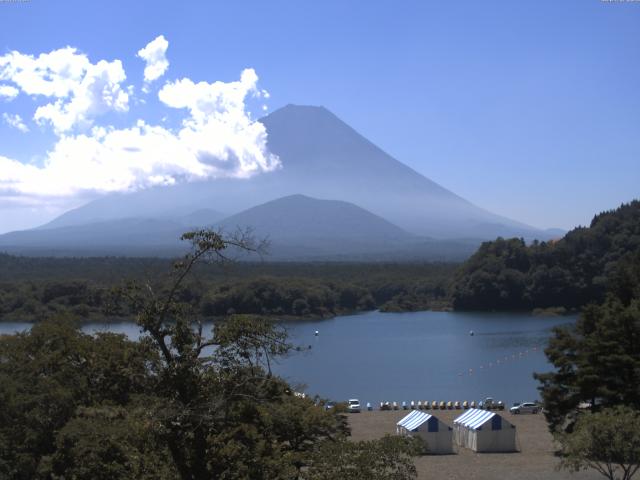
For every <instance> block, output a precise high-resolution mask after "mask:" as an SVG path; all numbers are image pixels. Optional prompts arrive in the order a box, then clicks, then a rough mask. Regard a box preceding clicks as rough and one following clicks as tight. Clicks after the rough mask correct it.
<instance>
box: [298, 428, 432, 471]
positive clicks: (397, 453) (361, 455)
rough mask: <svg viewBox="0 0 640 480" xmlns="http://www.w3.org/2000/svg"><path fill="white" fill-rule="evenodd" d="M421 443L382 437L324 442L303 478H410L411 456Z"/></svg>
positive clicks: (421, 446) (416, 451) (418, 452)
mask: <svg viewBox="0 0 640 480" xmlns="http://www.w3.org/2000/svg"><path fill="white" fill-rule="evenodd" d="M423 449H424V445H423V444H422V443H421V442H420V439H419V438H416V437H409V438H403V437H397V436H396V437H392V436H385V437H383V438H382V439H380V440H376V441H360V442H348V441H345V440H341V441H337V442H334V441H325V442H323V443H322V444H321V446H320V448H319V449H318V450H317V452H316V454H315V456H314V457H313V462H312V464H311V466H310V468H309V469H308V470H307V471H305V472H304V473H303V475H302V478H303V479H304V480H334V479H337V478H339V479H341V480H410V479H413V478H416V474H417V472H416V468H415V465H414V464H413V461H412V459H411V457H412V456H414V455H418V454H420V453H422V451H423Z"/></svg>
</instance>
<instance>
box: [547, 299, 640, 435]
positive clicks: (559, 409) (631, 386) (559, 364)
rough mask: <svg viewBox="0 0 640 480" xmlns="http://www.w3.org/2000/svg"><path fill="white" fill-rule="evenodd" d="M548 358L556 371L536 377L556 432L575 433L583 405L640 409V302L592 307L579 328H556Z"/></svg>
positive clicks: (578, 323)
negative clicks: (572, 428)
mask: <svg viewBox="0 0 640 480" xmlns="http://www.w3.org/2000/svg"><path fill="white" fill-rule="evenodd" d="M545 353H546V354H547V357H548V358H549V360H550V362H551V363H552V364H553V365H554V367H555V371H553V372H550V373H544V374H536V378H537V379H538V380H539V381H540V382H541V386H540V391H541V393H542V398H543V401H544V407H545V412H546V413H545V414H546V416H547V419H548V421H549V423H550V426H551V429H552V430H558V429H563V428H571V424H572V421H573V418H574V417H575V414H576V412H577V409H578V406H579V405H580V403H585V404H588V405H590V406H591V408H592V409H594V410H595V409H597V408H601V407H611V406H615V405H628V406H632V407H635V408H640V387H639V385H640V300H632V301H631V302H630V304H629V305H624V304H623V303H622V302H621V301H620V300H619V299H617V298H615V297H610V298H609V299H608V300H607V301H606V302H605V303H604V304H603V305H600V306H595V305H592V306H590V307H588V308H587V309H585V311H584V312H583V314H582V315H581V317H580V319H579V320H578V321H577V323H576V325H575V328H570V327H563V328H557V329H555V331H554V336H553V337H552V338H551V339H550V341H549V346H548V347H547V349H546V350H545Z"/></svg>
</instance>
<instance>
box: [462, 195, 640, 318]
mask: <svg viewBox="0 0 640 480" xmlns="http://www.w3.org/2000/svg"><path fill="white" fill-rule="evenodd" d="M638 254H640V201H638V200H634V201H632V202H631V203H628V204H624V205H621V206H620V207H619V208H617V209H616V210H612V211H608V212H604V213H601V214H599V215H596V216H595V217H594V218H593V220H592V221H591V224H590V226H589V227H579V228H576V229H574V230H572V231H570V232H569V233H567V234H566V235H565V236H564V237H563V238H562V239H560V240H558V241H557V242H542V243H540V242H533V243H532V244H530V245H526V244H525V242H523V241H522V240H520V239H510V240H505V239H502V238H499V239H497V240H496V241H494V242H486V243H483V244H482V246H481V247H480V249H479V250H478V251H477V252H476V253H475V254H474V255H473V256H472V257H471V258H470V259H469V260H467V261H466V262H465V263H464V264H463V265H462V266H461V267H460V269H459V270H458V271H457V273H456V278H455V281H454V283H453V286H452V290H451V291H452V297H453V305H454V307H455V308H456V309H467V310H510V309H531V308H547V307H564V308H569V309H572V308H580V307H582V306H584V305H586V304H587V303H591V302H600V301H602V300H603V298H604V296H605V294H606V292H607V289H609V288H610V287H611V286H612V284H613V283H615V282H619V281H620V280H619V278H620V275H622V273H621V272H622V268H623V267H624V266H625V264H627V263H629V262H628V260H630V259H631V258H633V256H634V255H638Z"/></svg>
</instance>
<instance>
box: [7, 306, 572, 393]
mask: <svg viewBox="0 0 640 480" xmlns="http://www.w3.org/2000/svg"><path fill="white" fill-rule="evenodd" d="M574 320H575V319H574V318H572V317H554V318H545V317H534V316H532V315H527V314H502V313H453V312H414V313H380V312H369V313H364V314H359V315H350V316H343V317H337V318H334V319H330V320H317V321H297V322H286V323H284V324H283V325H285V327H286V328H287V330H288V332H289V335H290V337H291V340H292V341H293V342H294V343H295V344H296V345H300V346H301V347H302V348H301V351H300V352H294V353H292V354H291V355H290V356H289V357H287V358H285V359H282V360H280V361H279V362H278V364H277V365H276V367H275V370H276V371H277V372H278V373H279V374H280V375H282V376H283V377H285V378H287V379H288V380H289V381H290V382H292V383H294V384H304V385H307V392H309V393H311V394H320V395H322V396H323V397H328V398H333V399H336V400H343V399H346V398H352V397H357V398H359V399H360V401H361V402H363V403H366V402H371V403H376V404H377V403H378V402H380V401H383V400H385V401H386V400H389V401H394V400H395V401H398V402H401V401H403V400H406V401H410V400H416V401H417V400H423V401H424V400H429V401H432V400H438V401H440V400H445V401H448V400H452V401H454V400H460V401H462V400H476V401H477V400H480V399H483V398H484V397H487V396H492V397H494V398H495V399H499V400H503V401H504V402H505V403H508V404H511V403H512V402H514V401H518V400H533V399H536V398H538V392H537V382H536V381H535V380H534V379H533V372H544V371H548V370H549V369H550V365H549V364H548V363H547V361H546V357H545V356H544V353H543V351H542V350H543V349H544V346H545V344H546V342H547V340H548V338H549V336H550V334H551V329H552V328H553V327H554V326H557V325H563V324H570V323H572V322H573V321H574ZM28 327H29V325H28V324H20V323H0V333H13V332H16V331H21V330H24V329H25V328H28ZM83 330H84V331H86V332H96V331H112V332H117V333H123V334H126V335H127V336H129V337H130V338H132V339H135V338H138V336H139V334H140V331H139V328H138V327H137V326H136V325H135V324H132V323H114V324H99V323H94V324H89V325H86V326H85V327H84V328H83ZM316 330H318V331H319V335H318V336H315V334H314V333H315V331H316ZM470 331H473V332H474V335H473V336H472V335H470V334H469V332H470ZM309 346H311V349H310V350H309V349H308V347H309Z"/></svg>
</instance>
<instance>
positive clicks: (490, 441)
mask: <svg viewBox="0 0 640 480" xmlns="http://www.w3.org/2000/svg"><path fill="white" fill-rule="evenodd" d="M453 436H454V439H455V442H456V445H459V446H461V447H466V448H470V449H471V450H473V451H474V452H515V451H516V427H514V426H513V425H511V423H509V422H508V421H506V420H505V419H504V418H503V417H502V416H500V415H498V414H497V413H496V412H490V411H487V410H478V409H475V408H472V409H470V410H467V411H466V412H465V413H463V414H462V415H460V416H459V417H458V418H456V419H455V420H454V421H453Z"/></svg>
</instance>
